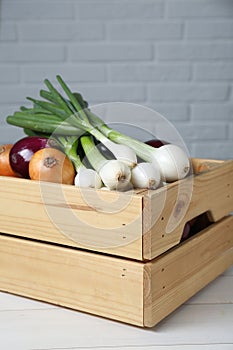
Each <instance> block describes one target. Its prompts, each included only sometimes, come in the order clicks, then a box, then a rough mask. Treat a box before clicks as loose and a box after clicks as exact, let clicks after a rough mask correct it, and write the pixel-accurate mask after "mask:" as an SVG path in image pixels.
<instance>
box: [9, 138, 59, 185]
mask: <svg viewBox="0 0 233 350" xmlns="http://www.w3.org/2000/svg"><path fill="white" fill-rule="evenodd" d="M51 143H52V144H53V145H52V144H51ZM55 144H56V143H55V141H53V140H50V139H48V138H45V137H37V136H28V137H24V138H23V139H20V140H19V141H17V142H16V143H15V144H14V145H13V147H12V149H11V151H10V164H11V167H12V169H13V170H14V172H15V173H16V174H18V175H19V176H21V177H24V178H26V179H29V169H28V168H29V162H30V160H31V158H32V156H33V154H34V153H35V152H36V151H38V150H40V149H42V148H47V147H55Z"/></svg>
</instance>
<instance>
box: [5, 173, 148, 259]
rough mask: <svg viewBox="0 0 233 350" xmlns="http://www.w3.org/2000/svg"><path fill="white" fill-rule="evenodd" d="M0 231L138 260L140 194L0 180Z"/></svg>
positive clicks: (140, 225)
mask: <svg viewBox="0 0 233 350" xmlns="http://www.w3.org/2000/svg"><path fill="white" fill-rule="evenodd" d="M0 193H1V199H0V232H4V233H9V234H13V235H17V236H22V237H28V238H33V239H37V240H41V241H48V242H55V243H58V244H63V245H67V246H73V247H79V248H85V249H88V250H94V251H101V252H105V253H108V254H112V255H119V256H129V257H131V258H133V259H138V260H141V259H142V215H141V211H142V195H140V194H137V193H134V192H133V193H129V194H125V193H118V192H114V191H95V190H92V189H90V190H88V189H85V191H84V190H79V189H78V188H76V187H75V186H68V185H58V184H52V183H47V182H37V181H32V180H25V179H16V178H9V177H2V176H0Z"/></svg>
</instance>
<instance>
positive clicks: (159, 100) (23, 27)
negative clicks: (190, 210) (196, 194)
mask: <svg viewBox="0 0 233 350" xmlns="http://www.w3.org/2000/svg"><path fill="white" fill-rule="evenodd" d="M57 73H59V74H61V75H62V76H63V78H64V79H65V80H66V81H67V82H68V83H69V84H70V86H71V87H72V88H73V89H75V90H79V91H80V92H82V93H83V94H84V96H85V97H86V99H87V100H88V101H89V102H90V103H93V104H94V103H102V102H110V101H125V102H135V103H138V104H141V105H146V106H150V107H152V108H153V109H155V110H156V111H158V112H160V113H161V114H162V115H164V116H165V117H166V118H167V119H168V120H169V121H170V122H172V123H173V125H174V126H175V127H176V128H177V129H178V131H179V132H180V134H181V135H182V137H183V138H184V140H185V142H186V144H187V146H188V149H189V151H190V153H191V155H192V156H196V157H209V158H233V157H232V156H233V0H165V1H162V0H66V1H64V0H63V1H62V0H14V1H13V0H0V138H1V142H0V143H4V142H14V140H16V139H18V138H19V137H21V136H22V133H20V132H19V130H17V128H14V127H9V126H7V125H6V123H5V117H6V116H7V115H8V114H9V113H12V112H13V111H14V110H16V109H18V108H19V106H20V105H21V104H25V97H26V96H28V95H29V96H34V97H35V96H38V92H39V89H41V88H42V87H43V79H44V78H45V77H48V78H49V79H51V80H53V81H54V77H55V75H56V74H57ZM128 122H132V123H133V116H132V120H128ZM153 127H154V126H153V121H152V120H150V121H147V123H146V128H147V129H150V130H153Z"/></svg>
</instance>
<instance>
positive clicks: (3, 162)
mask: <svg viewBox="0 0 233 350" xmlns="http://www.w3.org/2000/svg"><path fill="white" fill-rule="evenodd" d="M12 147H13V144H11V143H10V144H5V145H2V146H0V175H1V176H14V177H17V174H16V173H15V172H14V171H13V169H12V167H11V165H10V151H11V149H12Z"/></svg>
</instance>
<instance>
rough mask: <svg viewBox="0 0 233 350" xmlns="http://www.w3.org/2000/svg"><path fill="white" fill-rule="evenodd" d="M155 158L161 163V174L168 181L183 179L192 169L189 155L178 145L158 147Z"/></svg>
mask: <svg viewBox="0 0 233 350" xmlns="http://www.w3.org/2000/svg"><path fill="white" fill-rule="evenodd" d="M154 159H155V160H156V162H157V163H158V164H159V167H160V169H161V176H162V178H163V180H164V181H166V182H173V181H176V180H180V179H183V178H184V177H185V176H186V175H187V174H188V172H189V170H190V160H189V157H188V156H187V154H186V153H185V151H184V150H183V149H182V148H180V147H179V146H177V145H173V144H168V145H164V146H162V147H160V148H158V149H156V152H155V153H154ZM157 163H156V164H157Z"/></svg>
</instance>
